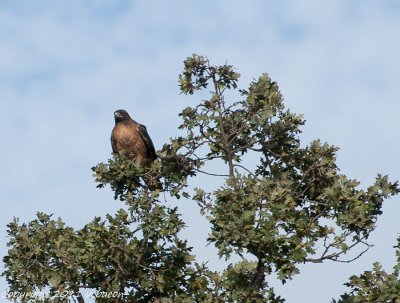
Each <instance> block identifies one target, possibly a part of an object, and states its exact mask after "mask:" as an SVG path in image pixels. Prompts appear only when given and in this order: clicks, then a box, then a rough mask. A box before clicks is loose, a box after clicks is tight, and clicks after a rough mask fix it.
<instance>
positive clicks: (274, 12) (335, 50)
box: [0, 0, 400, 303]
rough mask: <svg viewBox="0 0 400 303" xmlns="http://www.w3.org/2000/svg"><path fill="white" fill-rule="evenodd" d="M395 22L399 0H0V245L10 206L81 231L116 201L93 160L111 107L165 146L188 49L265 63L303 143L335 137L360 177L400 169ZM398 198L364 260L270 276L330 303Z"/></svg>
mask: <svg viewBox="0 0 400 303" xmlns="http://www.w3.org/2000/svg"><path fill="white" fill-rule="evenodd" d="M399 30H400V5H399V4H398V2H397V1H372V0H363V1H361V0H354V1H345V0H335V1H333V0H327V1H311V0H306V1H294V0H291V1H290V0H288V1H261V0H259V1H256V0H250V1H238V0H233V1H232V0H230V1H228V0H225V1H222V0H221V1H212V0H206V1H201V2H200V1H183V0H181V1H161V0H160V1H154V0H150V1H94V0H93V1H35V2H33V1H11V0H9V1H7V0H0V41H1V42H0V137H1V139H2V148H1V149H0V166H1V171H0V200H1V203H2V211H1V213H0V224H1V226H2V227H1V228H0V241H1V244H0V254H1V255H2V256H3V255H4V254H5V253H6V248H5V247H4V246H5V245H4V244H5V243H6V233H5V225H6V224H7V223H8V222H10V221H11V220H12V217H14V216H16V217H19V218H21V220H22V221H28V220H31V219H33V218H34V216H35V213H36V212H37V211H44V212H47V213H53V214H54V216H55V217H59V216H61V217H62V218H63V219H64V220H65V221H66V223H67V224H68V225H71V226H74V227H76V228H79V227H82V226H83V225H84V224H85V223H86V222H88V221H89V220H91V219H92V218H93V217H94V216H98V215H100V216H103V217H104V215H105V214H106V213H114V212H115V211H116V210H117V209H119V208H120V207H122V205H121V204H120V203H119V202H117V201H114V200H113V198H112V193H111V191H110V190H108V189H106V190H99V189H97V188H96V186H95V183H94V179H93V178H92V172H91V170H90V168H91V167H92V166H93V165H95V164H97V163H98V162H101V161H106V160H107V159H108V158H109V157H110V153H111V146H110V141H109V138H110V132H111V129H112V127H113V125H114V121H113V112H114V110H116V109H119V108H124V109H126V110H128V111H129V112H130V114H131V116H132V117H133V118H135V119H136V120H137V121H139V122H141V123H143V124H145V125H146V126H147V128H148V130H149V133H150V134H151V136H152V138H153V141H154V143H155V146H156V148H160V147H161V146H162V145H163V143H165V142H167V141H168V138H170V137H173V136H175V135H176V134H177V125H178V124H179V119H178V112H179V111H180V110H181V109H182V108H184V107H186V106H187V105H188V102H191V104H193V102H195V101H193V100H194V99H193V98H187V97H186V96H183V95H180V94H179V89H178V85H177V75H178V74H179V73H180V72H181V70H182V67H183V64H182V61H183V60H184V59H185V58H186V57H187V56H190V55H191V54H192V53H198V54H202V55H206V56H207V57H208V58H209V59H210V60H211V61H212V62H213V63H215V64H222V63H224V62H225V61H226V60H227V61H228V63H230V64H232V65H234V66H235V67H236V68H237V69H238V71H239V72H240V73H241V75H242V77H241V82H240V86H242V87H246V86H247V85H248V83H249V81H251V79H252V78H254V77H258V76H259V75H260V74H261V73H262V72H268V73H269V74H270V75H271V77H272V78H273V79H274V80H276V81H278V83H279V85H280V88H281V91H282V93H283V95H284V97H285V100H286V106H287V107H289V108H290V109H291V110H292V111H294V112H296V113H302V114H304V116H305V119H306V120H307V124H306V126H305V127H304V128H303V134H302V139H303V140H304V143H307V142H309V141H310V140H312V139H315V138H321V139H322V140H323V141H327V142H329V143H330V144H334V145H337V146H339V147H340V148H341V149H340V151H339V154H338V163H339V166H340V168H341V170H342V172H343V173H345V174H347V175H348V176H349V177H351V178H357V179H359V180H361V182H362V183H361V186H362V187H365V186H367V185H368V184H369V183H371V182H372V181H373V179H374V177H375V176H376V173H378V172H380V173H382V174H389V175H390V176H391V179H393V180H395V179H400V164H399V158H398V150H399V148H400V144H399V139H398V138H399V136H398V134H399V132H400V126H399V125H400V124H399V122H398V119H399V118H398V116H399V113H400V105H399V99H400V85H398V79H400V55H399V53H400V51H399V50H400V35H399V34H398V33H399ZM399 202H400V198H399V197H395V198H393V199H391V200H388V201H386V203H385V207H384V215H383V216H382V217H381V218H380V220H379V222H378V229H377V231H376V232H375V233H374V235H373V236H372V238H371V242H372V243H374V244H375V247H374V248H373V249H371V251H370V252H369V253H368V254H366V255H364V256H363V257H362V258H361V259H359V260H357V261H356V262H354V263H352V264H335V263H327V264H322V265H321V264H316V265H307V266H305V267H303V268H301V273H300V274H299V275H298V276H296V277H295V278H294V280H293V281H290V282H289V283H287V284H286V285H285V286H280V285H279V284H278V283H274V282H271V284H272V285H273V286H275V287H276V289H277V292H278V293H280V294H281V295H282V296H283V297H285V298H286V299H287V302H288V303H297V302H311V303H320V302H329V301H330V299H331V298H332V297H338V296H339V295H340V294H341V293H343V291H344V290H345V288H344V287H343V286H342V284H343V283H344V282H346V281H347V279H348V277H349V276H351V275H352V274H357V273H360V272H362V271H363V270H366V269H370V268H371V266H372V262H373V261H381V262H382V263H383V264H384V267H385V268H386V269H389V270H390V268H391V266H392V265H393V264H394V250H393V249H392V246H393V245H394V244H395V239H396V236H397V235H398V233H399V231H400V221H399V220H398V216H399V213H400V203H399ZM181 209H182V212H183V213H184V218H185V220H186V221H187V222H188V225H189V227H188V231H187V233H186V235H187V236H188V237H189V235H191V234H192V235H193V233H197V234H199V236H198V237H197V238H198V239H191V240H190V239H189V240H190V243H191V244H192V245H193V246H194V247H195V252H196V253H197V254H198V255H199V258H200V259H202V260H207V259H209V258H210V264H211V265H212V266H214V267H216V268H218V266H220V264H221V262H220V261H218V260H217V259H215V258H214V257H213V256H212V254H213V253H214V250H213V248H210V247H208V248H204V247H203V246H204V244H205V243H204V241H203V242H202V240H200V239H201V238H202V237H203V236H204V237H205V236H206V235H207V224H205V223H204V219H202V218H200V217H199V216H198V210H197V208H196V206H194V205H191V204H190V203H186V204H182V206H181ZM193 222H196V223H193ZM199 222H200V223H199ZM6 287H7V286H6V283H5V281H4V279H1V280H0V290H1V292H3V291H4V290H5V289H6Z"/></svg>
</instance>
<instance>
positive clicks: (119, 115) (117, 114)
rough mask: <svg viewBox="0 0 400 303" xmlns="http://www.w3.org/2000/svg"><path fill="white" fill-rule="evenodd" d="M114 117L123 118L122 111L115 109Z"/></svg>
mask: <svg viewBox="0 0 400 303" xmlns="http://www.w3.org/2000/svg"><path fill="white" fill-rule="evenodd" d="M114 117H115V118H122V114H121V112H119V111H115V112H114Z"/></svg>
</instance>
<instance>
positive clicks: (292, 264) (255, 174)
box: [3, 55, 399, 303]
mask: <svg viewBox="0 0 400 303" xmlns="http://www.w3.org/2000/svg"><path fill="white" fill-rule="evenodd" d="M238 79H239V74H238V73H237V72H236V71H235V69H233V67H232V66H230V65H227V64H225V65H222V66H214V65H211V64H210V63H209V61H208V59H206V58H205V57H202V56H198V55H193V56H192V57H189V58H187V59H186V60H185V61H184V71H183V73H182V74H181V75H180V76H179V83H180V89H181V92H182V93H183V94H194V93H196V92H198V91H201V90H204V91H206V92H209V96H208V97H207V98H206V99H205V100H202V101H200V102H199V103H198V104H196V105H194V106H189V107H186V108H185V109H184V110H183V111H182V112H181V113H180V117H181V118H182V123H181V125H180V126H179V129H180V130H181V136H179V137H176V138H172V139H171V140H170V142H169V143H167V144H165V145H164V146H163V148H162V149H161V150H160V151H158V157H159V159H158V160H157V161H155V162H154V163H153V165H152V167H151V169H149V170H147V169H143V168H141V167H138V166H136V165H135V163H133V161H131V160H129V159H125V158H119V157H113V158H112V159H110V160H109V161H108V162H107V163H100V164H98V165H97V166H95V167H93V171H94V175H95V178H96V181H97V182H98V184H99V185H98V187H103V186H106V185H109V186H110V187H111V188H112V190H113V191H114V193H115V199H116V200H120V201H122V202H124V204H125V207H124V208H123V209H121V210H120V211H119V212H118V213H117V214H115V215H114V216H112V215H108V216H107V218H106V219H101V218H98V217H96V218H94V220H93V221H92V222H90V223H88V224H87V225H86V226H84V227H83V228H82V229H80V230H74V229H72V228H70V227H67V226H66V225H65V223H64V222H63V221H62V220H61V219H58V220H53V219H52V218H51V217H50V216H48V215H46V214H42V213H38V216H37V219H35V220H33V221H31V222H29V223H28V224H25V223H23V224H20V223H19V222H18V220H17V219H16V220H15V221H14V222H12V223H10V224H9V225H8V233H9V237H10V240H9V243H8V246H9V247H10V249H9V251H8V255H7V256H6V257H5V258H4V262H5V265H6V271H5V272H4V273H3V275H4V276H5V277H6V279H7V281H8V283H9V286H10V292H20V293H24V294H32V293H34V292H35V291H36V292H37V291H40V290H42V291H43V290H46V291H47V294H48V296H52V297H51V298H46V297H45V296H42V297H39V298H36V299H35V300H36V301H35V302H65V301H67V300H69V299H71V300H72V299H75V300H77V301H78V302H84V300H85V297H84V296H83V295H82V291H83V290H84V289H91V290H97V291H99V292H104V293H116V294H118V298H113V299H110V298H103V297H100V296H98V297H96V298H95V300H96V302H109V301H110V300H114V301H115V302H271V303H278V302H284V299H283V298H281V297H280V296H277V295H276V294H275V293H274V290H273V289H272V288H270V287H269V285H268V279H270V275H271V274H273V273H275V274H276V275H277V277H278V278H279V279H280V280H281V281H282V282H283V283H284V282H285V281H286V280H287V279H291V278H292V277H293V275H295V274H297V273H298V272H299V269H298V266H299V264H303V263H307V262H313V263H321V262H324V261H326V260H330V261H338V262H351V261H352V260H354V259H356V258H358V257H360V256H361V255H362V254H363V253H365V252H366V251H367V250H368V249H369V247H370V246H371V244H370V243H369V242H368V238H369V235H370V234H371V232H372V231H373V230H374V229H375V227H376V222H377V219H378V216H379V215H380V214H381V213H382V203H383V201H384V200H385V199H386V198H388V197H390V196H393V195H395V194H397V193H398V192H399V187H398V184H397V182H395V183H393V182H390V181H389V179H388V177H387V176H382V175H378V176H377V177H376V180H375V182H374V183H373V184H372V185H370V186H369V187H367V188H366V189H360V188H359V182H358V181H357V180H352V179H349V178H347V177H346V176H345V175H343V174H341V173H340V171H339V168H338V167H337V165H336V162H335V161H336V158H335V157H336V153H337V151H338V148H336V147H334V146H331V145H329V144H327V143H323V142H321V141H320V140H315V141H312V142H311V143H309V144H308V145H305V146H303V145H301V144H300V140H299V134H300V132H301V130H300V127H301V126H302V125H303V124H304V120H303V118H302V116H300V115H296V114H294V113H291V112H290V111H289V110H288V109H285V107H284V103H283V97H282V95H281V93H280V92H279V88H278V85H277V84H276V83H275V82H273V81H272V80H271V79H270V77H269V76H268V75H267V74H263V75H261V76H260V77H259V78H258V79H255V80H253V81H252V82H251V83H250V86H249V88H248V89H238V88H237V86H238ZM228 91H230V92H232V91H234V92H236V93H237V95H235V96H232V95H233V94H232V93H229V98H232V99H235V98H237V99H238V100H236V101H227V100H226V99H227V98H228V97H227V95H228V94H227V92H228ZM203 95H204V94H203ZM215 167H219V168H220V167H222V171H221V172H219V171H217V172H216V171H215V170H214V168H215ZM199 174H207V175H208V176H209V178H214V179H215V181H213V183H214V184H219V185H218V188H217V189H215V190H210V189H209V188H207V187H204V188H200V187H196V188H192V187H191V184H190V181H191V180H192V179H193V178H196V176H198V175H199ZM143 178H145V179H146V180H148V179H151V178H154V179H156V180H159V179H160V180H162V183H163V184H162V188H157V189H154V190H150V189H149V188H147V186H146V183H145V182H143ZM169 197H171V198H175V199H189V200H192V201H193V202H195V203H194V204H193V207H198V208H199V210H200V211H201V213H202V214H203V215H204V216H205V218H206V219H207V220H208V221H209V224H210V226H211V233H210V235H209V238H208V241H209V242H210V243H212V244H214V245H215V246H216V247H217V249H218V253H219V257H224V258H226V259H227V260H229V258H230V257H231V256H232V255H237V256H239V257H240V258H241V261H239V262H236V263H234V264H230V265H229V266H228V267H227V268H226V269H225V270H224V271H223V272H215V271H212V270H210V269H209V268H207V266H206V265H205V264H198V263H197V262H196V260H195V257H194V256H193V255H192V252H191V247H189V246H188V245H187V242H186V241H185V240H182V239H181V238H180V235H179V232H180V231H181V230H182V229H183V228H185V223H184V222H183V221H182V219H181V218H180V214H179V212H178V209H177V208H171V207H169V206H167V205H166V203H165V202H164V199H165V198H167V199H168V198H169ZM382 280H384V281H387V283H388V285H390V286H388V291H387V298H388V299H387V300H386V299H385V300H383V301H376V300H375V299H374V298H378V297H379V298H381V295H379V294H378V295H377V297H373V296H372V297H371V298H372V299H371V300H370V301H366V300H364V301H363V300H362V299H358V298H365V295H364V293H363V289H366V288H367V287H371V288H373V287H374V285H375V284H373V283H379V281H382ZM392 282H393V285H392V284H390V283H392ZM371 283H372V284H373V285H371ZM349 286H350V287H351V288H352V289H353V292H352V293H351V294H350V295H344V296H343V297H342V299H341V301H340V302H395V301H389V300H390V299H389V298H391V299H393V298H394V300H395V299H396V298H397V297H396V296H397V295H396V292H398V291H399V281H398V267H396V269H395V272H394V273H393V275H388V274H386V273H383V272H382V270H381V269H380V267H379V266H378V265H375V268H374V271H373V272H368V273H364V274H363V275H361V276H360V277H352V278H351V282H349ZM60 293H67V294H68V296H66V298H64V297H62V296H57V294H60ZM390 294H393V295H390ZM363 296H364V297H363ZM11 299H12V298H11ZM14 299H16V300H17V301H22V302H24V301H27V300H28V299H29V298H27V297H25V298H24V297H22V296H20V297H18V298H14ZM346 300H347V301H346ZM349 300H352V301H349ZM374 300H375V301H374ZM396 302H397V301H396Z"/></svg>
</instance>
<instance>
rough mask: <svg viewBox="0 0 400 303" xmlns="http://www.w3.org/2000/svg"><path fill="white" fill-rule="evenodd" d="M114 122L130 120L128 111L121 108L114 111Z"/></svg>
mask: <svg viewBox="0 0 400 303" xmlns="http://www.w3.org/2000/svg"><path fill="white" fill-rule="evenodd" d="M114 118H115V123H118V122H122V121H126V120H130V119H131V117H130V116H129V114H128V112H127V111H126V110H123V109H119V110H116V111H115V112H114Z"/></svg>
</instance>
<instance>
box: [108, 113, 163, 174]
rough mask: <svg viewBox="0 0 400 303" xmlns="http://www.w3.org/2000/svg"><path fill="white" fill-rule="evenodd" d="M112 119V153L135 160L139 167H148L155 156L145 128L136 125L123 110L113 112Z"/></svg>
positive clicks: (138, 124)
mask: <svg viewBox="0 0 400 303" xmlns="http://www.w3.org/2000/svg"><path fill="white" fill-rule="evenodd" d="M114 118H115V126H114V129H113V130H112V133H111V146H112V150H113V153H114V154H117V155H119V156H125V157H128V158H132V159H135V161H136V163H137V164H138V165H139V166H142V167H148V166H150V165H151V163H152V162H153V161H154V160H155V159H156V158H157V156H156V151H155V149H154V145H153V142H152V141H151V139H150V136H149V134H148V133H147V129H146V126H144V125H142V124H140V123H137V122H136V121H135V120H133V119H132V118H131V117H130V116H129V114H128V112H127V111H125V110H123V109H119V110H117V111H115V112H114Z"/></svg>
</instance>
